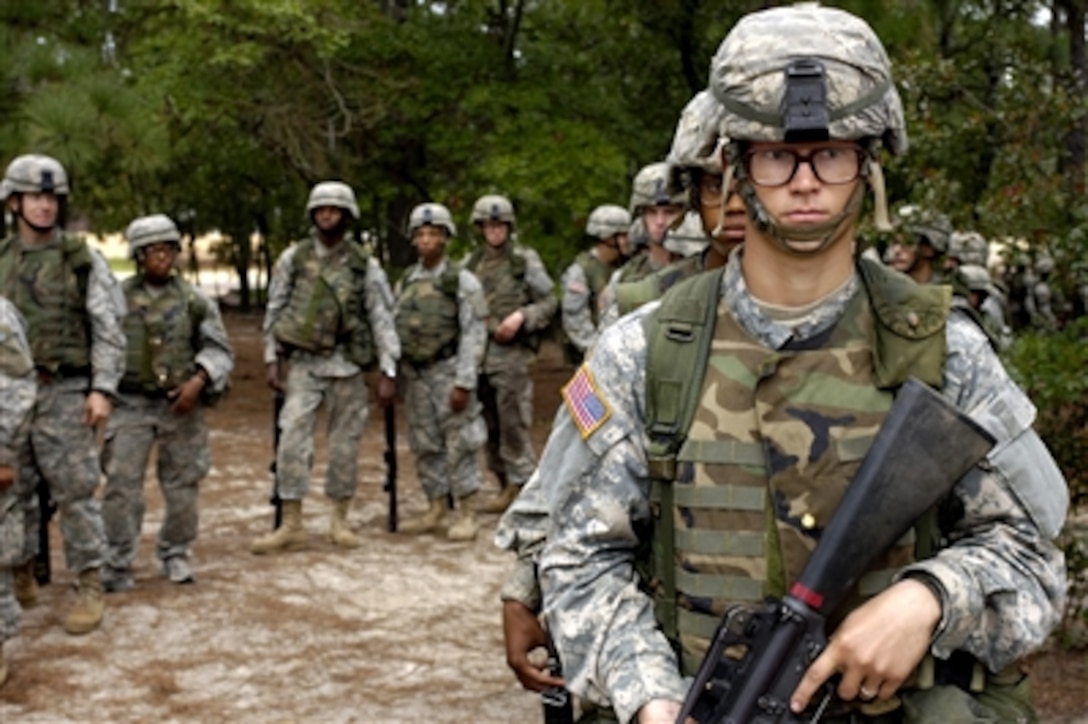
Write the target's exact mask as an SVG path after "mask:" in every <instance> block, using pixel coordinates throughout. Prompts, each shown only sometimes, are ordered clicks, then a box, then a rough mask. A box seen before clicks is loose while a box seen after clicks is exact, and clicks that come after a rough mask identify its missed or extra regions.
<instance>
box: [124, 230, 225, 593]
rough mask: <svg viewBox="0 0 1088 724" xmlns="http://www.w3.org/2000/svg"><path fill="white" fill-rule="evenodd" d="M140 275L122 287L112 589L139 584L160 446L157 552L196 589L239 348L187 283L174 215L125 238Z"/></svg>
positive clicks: (175, 578)
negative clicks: (218, 436) (148, 488)
mask: <svg viewBox="0 0 1088 724" xmlns="http://www.w3.org/2000/svg"><path fill="white" fill-rule="evenodd" d="M125 238H126V239H128V243H129V250H130V252H131V254H132V258H133V259H134V260H135V262H136V274H135V275H134V276H131V277H129V278H128V279H126V280H125V281H124V282H122V284H121V288H122V289H123V290H124V293H125V303H126V307H127V312H126V314H125V317H124V320H123V323H122V327H123V329H124V332H125V340H126V342H127V346H128V353H127V354H126V365H125V375H124V377H122V378H121V385H120V391H121V398H120V401H119V403H118V405H117V409H116V410H114V413H113V415H112V416H111V417H110V421H109V423H108V424H107V426H106V440H105V447H104V449H103V453H102V464H103V466H104V469H105V471H106V487H105V491H104V493H103V497H102V520H103V522H104V523H105V528H106V539H107V540H108V541H109V557H108V561H107V564H106V567H105V568H103V569H102V584H103V586H104V587H105V589H106V590H107V591H111V592H113V591H126V590H128V589H130V588H132V586H133V582H132V562H133V561H134V560H135V559H136V550H137V547H138V546H139V543H140V530H141V528H142V525H143V518H144V508H145V505H144V494H143V485H144V473H145V471H146V470H147V462H148V459H149V458H150V456H151V448H152V447H154V446H155V445H156V443H157V444H158V455H157V459H156V465H157V468H156V475H157V477H158V479H159V487H160V488H161V489H162V497H163V503H164V506H165V513H164V515H163V522H162V527H161V528H160V529H159V540H158V545H157V546H156V554H157V555H158V558H159V560H160V561H161V562H162V572H163V575H164V576H166V577H167V578H169V579H170V581H172V582H173V583H192V582H193V580H194V578H193V570H192V566H191V565H190V562H189V549H190V547H191V546H192V544H193V541H194V540H196V535H197V492H198V487H197V486H198V485H199V483H200V481H201V480H202V479H203V478H204V476H205V475H207V473H208V469H209V467H210V466H211V460H210V457H209V452H208V428H207V425H206V424H205V423H204V411H203V407H204V405H206V404H208V402H209V401H213V400H215V399H217V398H218V397H219V396H220V395H221V394H222V393H223V391H224V390H225V389H226V386H227V382H228V379H229V377H230V373H231V370H232V369H233V368H234V351H233V350H232V349H231V347H230V342H229V341H228V340H227V330H226V328H225V327H224V326H223V319H222V317H220V315H219V307H218V306H217V305H216V304H215V302H213V301H212V300H211V299H209V298H208V296H207V295H206V294H204V292H202V291H201V290H200V289H198V288H196V287H194V286H192V285H191V284H189V283H188V282H187V281H185V280H184V279H182V278H181V276H180V275H179V274H178V272H177V268H176V265H177V258H178V253H179V252H180V251H181V234H179V233H178V228H177V226H175V225H174V222H173V221H171V220H170V218H169V217H167V216H164V215H162V214H155V215H152V216H144V217H141V218H138V219H136V220H135V221H133V222H132V223H131V224H129V227H128V230H127V231H126V232H125Z"/></svg>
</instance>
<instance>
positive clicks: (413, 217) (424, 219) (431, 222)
mask: <svg viewBox="0 0 1088 724" xmlns="http://www.w3.org/2000/svg"><path fill="white" fill-rule="evenodd" d="M421 226H440V227H442V228H443V229H445V230H446V233H447V234H448V235H449V236H456V235H457V227H456V226H455V225H454V223H453V216H452V215H451V214H450V210H449V209H447V208H446V207H445V206H443V205H442V204H436V203H432V202H427V203H425V204H420V205H419V206H417V207H415V208H414V209H412V213H411V214H409V216H408V236H412V235H413V234H415V233H416V229H418V228H420V227H421Z"/></svg>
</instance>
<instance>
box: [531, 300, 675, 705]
mask: <svg viewBox="0 0 1088 724" xmlns="http://www.w3.org/2000/svg"><path fill="white" fill-rule="evenodd" d="M653 306H656V305H653ZM648 309H649V308H648ZM648 309H647V311H648ZM643 313H644V312H641V311H640V312H639V313H636V314H634V315H631V316H628V317H626V318H624V319H621V320H620V322H618V323H617V324H616V325H615V326H613V327H612V328H610V329H608V330H606V331H605V332H604V334H603V335H602V337H601V340H600V342H599V344H598V345H597V347H596V349H595V351H594V353H593V356H592V357H591V358H590V359H589V360H588V361H587V362H586V363H585V364H583V365H582V367H580V368H579V370H578V372H577V373H576V374H575V376H574V377H572V378H571V381H570V382H569V383H568V384H567V386H566V387H564V391H563V408H562V411H564V412H565V414H562V415H559V416H558V417H557V419H556V424H555V427H554V428H553V430H552V433H551V438H550V440H549V443H548V444H549V445H550V446H552V445H554V446H557V448H558V449H561V450H565V451H566V454H567V455H569V456H571V457H572V458H574V461H573V462H572V463H571V464H570V465H569V466H567V467H566V468H565V469H564V471H563V475H562V476H561V477H560V476H555V477H554V479H553V480H552V481H551V482H550V483H549V503H548V509H549V515H550V518H551V526H550V528H549V530H548V534H547V539H546V541H545V543H544V547H543V551H542V553H541V555H540V584H541V591H542V594H543V599H544V613H545V616H546V618H547V621H548V625H549V630H550V631H551V634H552V636H553V637H554V640H555V643H556V647H557V650H558V652H559V658H560V660H561V661H562V662H563V676H564V678H565V679H566V681H567V685H568V687H569V688H570V690H571V691H572V692H574V693H575V694H577V695H578V696H580V697H585V698H587V699H589V700H591V701H593V702H596V703H598V704H601V705H605V704H608V703H611V705H612V706H613V707H615V710H616V713H617V714H618V715H619V720H620V721H625V722H626V721H630V720H632V719H633V717H634V716H635V715H636V713H637V712H638V710H639V709H640V708H641V707H642V706H643V705H644V704H645V703H646V702H648V701H649V700H651V699H655V698H663V699H671V700H675V701H681V700H683V698H684V694H685V684H684V681H683V679H682V678H681V676H680V674H679V667H678V664H677V661H676V656H675V654H674V652H673V650H672V648H671V647H670V645H669V643H668V641H667V640H666V639H665V637H664V635H663V634H662V633H661V631H660V630H659V629H658V627H657V623H656V621H655V618H654V612H653V602H652V601H651V599H650V598H649V597H648V596H647V595H646V593H645V592H644V590H643V589H642V587H641V586H640V581H639V576H638V573H637V572H636V565H635V564H636V558H635V556H636V550H637V548H638V546H639V542H640V541H639V536H638V531H640V530H645V528H646V524H647V523H648V522H649V520H650V502H649V480H648V473H647V469H646V457H645V445H646V440H645V435H644V433H643V430H642V419H641V409H642V404H643V386H644V385H645V359H646V341H645V336H644V334H643V331H642V323H641V317H642V314H643Z"/></svg>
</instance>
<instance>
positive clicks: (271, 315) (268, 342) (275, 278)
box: [261, 246, 298, 365]
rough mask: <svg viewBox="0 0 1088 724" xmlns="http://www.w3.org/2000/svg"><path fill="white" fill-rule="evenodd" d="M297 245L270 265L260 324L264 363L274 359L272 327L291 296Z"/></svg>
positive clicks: (274, 340)
mask: <svg viewBox="0 0 1088 724" xmlns="http://www.w3.org/2000/svg"><path fill="white" fill-rule="evenodd" d="M297 248H298V247H297V246H289V247H287V249H285V250H284V252H283V253H282V254H280V258H279V259H277V260H276V263H275V265H274V266H273V267H272V278H271V279H269V280H268V302H267V303H266V304H265V308H264V323H263V324H262V325H261V332H262V337H263V339H264V363H265V364H266V365H267V364H272V363H273V362H275V361H276V338H275V337H273V336H272V327H273V326H274V325H275V324H276V320H277V319H279V317H280V314H282V313H283V310H284V308H285V307H286V306H287V301H288V299H290V297H291V283H292V280H291V267H292V265H293V264H294V262H293V261H292V260H293V258H294V256H295V250H296V249H297Z"/></svg>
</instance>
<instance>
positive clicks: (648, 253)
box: [613, 162, 685, 284]
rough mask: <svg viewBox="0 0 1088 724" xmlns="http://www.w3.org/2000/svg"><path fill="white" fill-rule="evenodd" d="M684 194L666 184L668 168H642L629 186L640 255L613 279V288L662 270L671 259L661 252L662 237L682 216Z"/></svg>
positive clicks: (653, 165) (658, 165) (662, 164)
mask: <svg viewBox="0 0 1088 724" xmlns="http://www.w3.org/2000/svg"><path fill="white" fill-rule="evenodd" d="M684 201H685V198H684V194H683V191H682V190H678V189H676V188H675V187H673V186H672V185H671V184H670V183H669V164H668V163H665V162H659V163H651V164H650V165H648V166H643V167H642V168H641V169H639V172H638V173H637V174H635V179H634V181H632V182H631V201H630V204H629V206H628V209H629V210H630V212H631V218H633V219H636V220H638V221H641V223H642V228H643V229H644V230H645V232H646V236H645V244H643V245H640V251H641V253H639V254H636V255H635V256H633V257H632V258H631V260H630V261H628V262H627V263H626V264H624V265H623V267H622V268H621V269H620V270H619V271H618V272H617V273H616V274H615V275H614V276H613V278H614V282H613V283H615V284H621V283H624V282H634V281H638V280H639V279H642V278H643V277H645V276H649V275H650V274H652V273H654V272H655V271H658V270H659V269H663V268H664V267H665V266H667V265H668V264H669V263H670V262H671V261H673V260H674V259H673V258H672V257H671V256H670V254H669V250H668V249H666V248H665V245H664V242H665V235H666V233H667V232H668V230H669V229H671V228H672V227H673V226H674V225H675V224H676V222H677V221H678V220H679V219H680V216H681V215H682V214H683V213H684Z"/></svg>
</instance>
